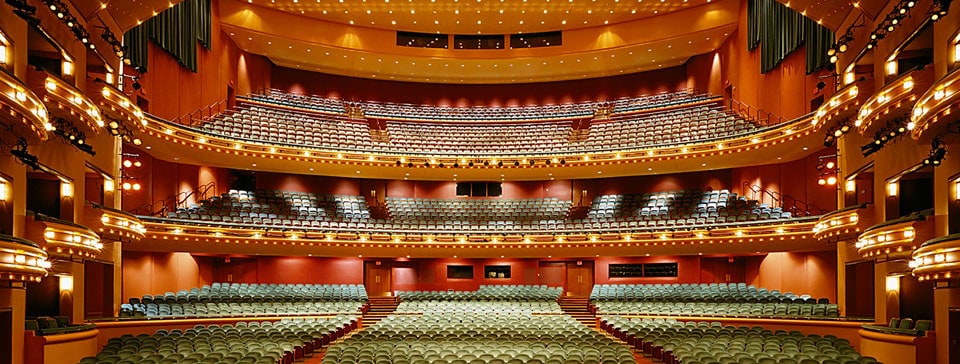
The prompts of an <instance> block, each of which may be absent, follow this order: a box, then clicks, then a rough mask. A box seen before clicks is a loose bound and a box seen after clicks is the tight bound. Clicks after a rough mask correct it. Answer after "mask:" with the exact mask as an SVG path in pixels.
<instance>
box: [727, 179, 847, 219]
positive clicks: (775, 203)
mask: <svg viewBox="0 0 960 364" xmlns="http://www.w3.org/2000/svg"><path fill="white" fill-rule="evenodd" d="M743 191H744V196H745V197H747V198H749V199H752V200H757V201H758V202H759V203H766V204H768V205H770V206H771V207H779V208H781V209H783V211H787V212H790V213H791V214H793V216H819V215H823V214H825V213H827V212H829V211H828V210H826V209H824V208H821V207H819V206H817V205H815V204H811V203H807V202H806V201H803V200H800V199H798V198H796V197H793V196H790V195H785V194H782V193H780V192H778V191H771V190H768V189H765V188H763V187H760V186H757V185H750V183H749V182H744V183H743ZM748 192H750V193H752V195H748V194H747V193H748ZM768 200H769V201H770V202H767V201H768Z"/></svg>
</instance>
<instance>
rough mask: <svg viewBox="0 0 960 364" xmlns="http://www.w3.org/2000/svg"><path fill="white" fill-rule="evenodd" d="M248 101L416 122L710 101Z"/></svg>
mask: <svg viewBox="0 0 960 364" xmlns="http://www.w3.org/2000/svg"><path fill="white" fill-rule="evenodd" d="M247 98H248V99H251V100H257V101H261V102H269V103H273V104H277V105H283V106H290V107H296V108H304V109H311V110H317V111H322V112H330V113H341V114H342V113H345V112H346V110H347V108H348V107H350V108H359V109H360V110H362V111H363V114H364V115H365V116H368V117H380V118H394V119H419V120H457V121H473V120H477V121H479V120H537V119H541V120H542V119H564V118H583V117H592V116H594V114H596V113H597V109H598V108H609V109H610V110H611V112H612V113H625V112H634V111H640V110H646V109H652V108H660V107H667V106H673V105H683V104H688V103H693V102H698V101H702V100H706V99H709V98H710V96H709V95H706V94H700V93H694V92H693V91H691V90H681V91H674V92H661V93H658V94H653V95H647V96H639V97H623V98H618V99H615V100H613V101H608V102H581V103H566V104H559V105H527V106H473V107H456V106H441V105H424V104H406V103H392V102H376V101H342V100H340V99H334V98H328V97H320V96H313V95H302V94H296V93H290V92H284V91H282V90H278V89H268V90H265V91H264V92H261V93H256V94H252V95H250V96H247Z"/></svg>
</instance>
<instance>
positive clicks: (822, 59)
mask: <svg viewBox="0 0 960 364" xmlns="http://www.w3.org/2000/svg"><path fill="white" fill-rule="evenodd" d="M747 33H748V34H747V47H748V49H751V50H753V49H756V47H758V46H759V47H760V72H763V73H766V72H770V71H771V70H773V69H774V68H776V67H777V65H779V64H780V62H782V61H783V60H784V59H785V58H787V56H788V55H790V53H792V52H793V51H795V50H797V49H798V48H800V46H802V45H804V44H806V46H807V58H806V59H807V73H808V74H809V73H813V72H815V71H817V70H819V69H821V68H823V67H824V66H826V65H827V64H828V59H827V57H826V53H827V49H829V48H830V46H831V45H832V44H833V41H834V34H833V32H832V31H830V30H829V29H827V28H824V27H823V26H821V25H819V24H817V22H815V21H813V20H812V19H809V18H807V17H804V16H803V15H801V14H800V13H799V12H797V11H795V10H793V9H790V8H788V7H787V6H785V5H783V4H781V3H779V2H777V1H776V0H749V1H747Z"/></svg>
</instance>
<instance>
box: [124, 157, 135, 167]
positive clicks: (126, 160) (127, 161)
mask: <svg viewBox="0 0 960 364" xmlns="http://www.w3.org/2000/svg"><path fill="white" fill-rule="evenodd" d="M123 167H124V168H130V167H133V162H131V161H130V160H129V159H124V160H123Z"/></svg>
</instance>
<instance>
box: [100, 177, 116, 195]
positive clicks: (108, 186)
mask: <svg viewBox="0 0 960 364" xmlns="http://www.w3.org/2000/svg"><path fill="white" fill-rule="evenodd" d="M116 188H117V187H116V184H115V183H114V182H113V180H112V179H109V178H105V179H104V180H103V191H104V192H113V190H114V189H116Z"/></svg>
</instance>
